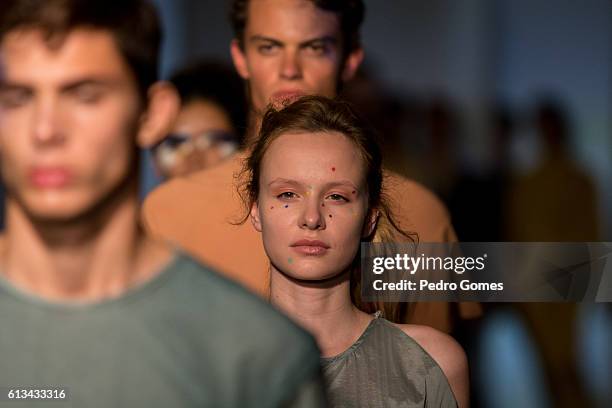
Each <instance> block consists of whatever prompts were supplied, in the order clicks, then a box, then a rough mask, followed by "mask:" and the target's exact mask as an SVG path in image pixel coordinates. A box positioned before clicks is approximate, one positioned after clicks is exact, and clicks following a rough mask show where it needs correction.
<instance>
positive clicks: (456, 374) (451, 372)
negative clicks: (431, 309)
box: [396, 324, 469, 407]
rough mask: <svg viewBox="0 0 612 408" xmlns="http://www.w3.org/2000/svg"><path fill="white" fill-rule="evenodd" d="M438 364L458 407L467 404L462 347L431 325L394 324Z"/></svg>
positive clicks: (466, 363) (466, 365) (464, 361)
mask: <svg viewBox="0 0 612 408" xmlns="http://www.w3.org/2000/svg"><path fill="white" fill-rule="evenodd" d="M396 326H397V327H398V328H399V329H401V330H402V331H403V332H404V333H406V334H407V335H408V336H410V337H411V338H412V339H413V340H414V341H416V342H417V343H418V344H419V345H420V346H421V347H422V348H423V349H424V350H425V351H426V352H427V354H429V355H430V356H431V358H433V359H434V361H435V362H436V363H437V364H438V365H439V366H440V368H441V369H442V372H443V373H444V375H445V376H446V378H447V379H448V382H449V384H450V386H451V389H452V390H453V393H454V394H455V398H456V399H457V402H458V404H459V406H460V407H466V406H467V405H468V389H469V380H468V361H467V357H466V354H465V351H464V350H463V347H461V345H460V344H459V343H458V342H457V341H456V340H455V339H454V338H452V337H451V336H449V335H448V334H446V333H443V332H441V331H439V330H436V329H434V328H432V327H428V326H421V325H416V324H396Z"/></svg>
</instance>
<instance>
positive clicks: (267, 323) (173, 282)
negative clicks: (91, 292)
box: [0, 255, 325, 408]
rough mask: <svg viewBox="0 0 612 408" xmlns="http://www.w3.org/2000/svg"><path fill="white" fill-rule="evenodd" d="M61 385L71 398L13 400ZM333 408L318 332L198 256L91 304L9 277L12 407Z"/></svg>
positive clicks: (0, 402)
mask: <svg viewBox="0 0 612 408" xmlns="http://www.w3.org/2000/svg"><path fill="white" fill-rule="evenodd" d="M52 388H53V389H56V390H57V389H63V390H64V391H65V395H66V397H67V400H66V401H59V400H56V401H51V400H41V399H40V398H39V399H35V400H24V399H21V400H12V401H11V400H9V395H8V394H9V393H10V391H11V390H13V396H14V395H15V390H25V393H24V394H22V395H26V396H28V395H30V397H32V395H33V396H36V395H37V394H38V395H41V394H43V393H41V391H40V390H49V389H52ZM36 390H38V392H36ZM29 391H32V392H31V393H29V394H28V392H29ZM19 392H21V391H19ZM324 405H325V402H324V394H323V382H322V381H321V377H320V367H319V352H318V349H317V347H316V344H315V342H314V340H313V339H312V337H311V336H309V335H308V334H306V333H305V332H304V331H303V330H301V329H299V328H297V326H295V325H294V324H293V323H292V322H290V321H289V319H288V318H286V317H284V316H282V315H281V314H280V313H278V312H276V311H275V310H273V309H272V308H271V307H270V305H268V304H267V303H266V302H264V301H263V300H261V299H259V298H256V297H255V296H254V295H251V294H249V293H247V292H246V290H244V289H243V288H241V287H240V286H239V285H237V284H235V283H233V282H230V281H228V280H227V279H225V278H223V277H221V276H220V275H217V274H216V273H214V272H212V271H211V270H209V269H208V268H205V267H203V266H201V265H199V264H198V263H196V262H195V261H193V260H192V259H191V258H188V257H187V256H184V255H178V256H176V257H175V259H174V260H173V261H172V262H171V263H170V264H169V265H168V266H167V267H166V268H164V270H163V271H161V272H160V273H159V274H158V275H156V276H155V277H154V278H152V279H151V280H149V281H148V282H146V283H144V284H142V285H140V286H139V287H136V288H133V289H132V290H129V291H128V292H126V293H124V294H122V295H121V296H119V297H117V298H114V299H108V300H104V301H101V302H96V303H89V304H76V303H59V302H50V301H47V300H44V299H41V298H38V297H35V296H33V295H30V294H26V293H24V292H22V291H21V290H19V289H17V288H16V287H14V286H13V285H12V284H11V283H10V282H8V281H7V280H6V279H4V278H2V277H1V275H0V407H10V408H17V407H28V408H30V407H39V406H40V407H55V408H57V407H73V408H77V407H78V408H81V407H87V408H97V407H100V408H111V407H129V408H140V407H146V408H156V407H160V408H162V407H163V408H183V407H185V408H187V407H214V408H225V407H228V408H229V407H240V408H242V407H256V408H260V407H308V408H310V407H319V406H324Z"/></svg>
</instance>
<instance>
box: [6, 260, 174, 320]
mask: <svg viewBox="0 0 612 408" xmlns="http://www.w3.org/2000/svg"><path fill="white" fill-rule="evenodd" d="M182 257H183V255H182V254H181V253H179V252H177V251H175V252H174V253H173V254H172V256H171V257H170V259H169V260H168V261H167V262H165V263H164V264H163V265H162V266H161V267H160V271H159V272H158V273H156V274H154V276H152V277H151V278H149V279H147V280H145V281H143V282H140V283H139V284H137V285H135V286H133V287H130V288H128V289H127V290H125V291H124V292H123V293H121V294H119V295H118V296H113V297H108V298H104V299H100V300H95V301H59V300H51V299H47V298H44V297H42V296H39V295H37V294H36V293H33V292H28V291H26V290H23V289H21V288H19V287H17V286H15V285H14V284H13V283H12V282H11V281H9V280H8V279H6V278H5V277H4V276H3V275H1V274H0V294H2V293H5V294H7V295H9V296H10V297H11V298H13V299H15V300H17V301H18V302H20V303H26V304H29V305H32V306H35V307H39V308H43V309H50V310H57V311H64V312H83V311H91V310H97V309H103V308H108V307H112V306H114V305H118V304H122V303H125V302H130V301H132V300H133V299H136V298H138V297H141V296H142V295H144V294H146V293H148V292H150V291H152V290H155V288H157V287H160V286H162V285H163V284H164V283H165V282H166V281H167V280H168V279H170V278H171V277H172V276H173V275H174V274H173V273H172V272H173V271H175V270H176V268H174V266H175V265H176V264H177V263H178V262H179V260H180V259H181V258H182Z"/></svg>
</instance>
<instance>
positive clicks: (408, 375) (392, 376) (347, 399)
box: [321, 313, 457, 408]
mask: <svg viewBox="0 0 612 408" xmlns="http://www.w3.org/2000/svg"><path fill="white" fill-rule="evenodd" d="M321 363H322V365H323V374H324V377H325V380H326V382H327V386H328V397H329V401H330V405H331V406H332V407H346V408H350V407H372V408H379V407H381V408H382V407H385V408H386V407H456V406H457V401H456V400H455V397H454V395H453V392H452V391H451V388H450V385H449V384H448V380H447V379H446V377H445V375H444V373H443V372H442V370H441V369H440V367H439V366H438V364H437V363H436V362H435V361H434V359H433V358H432V357H431V356H430V355H429V354H427V352H426V351H425V350H423V348H422V347H421V346H420V345H419V344H418V343H417V342H416V341H414V340H413V339H412V338H411V337H410V336H408V335H407V334H406V333H404V332H403V331H402V330H401V329H400V328H398V327H397V326H395V325H394V324H393V323H391V322H389V321H388V320H385V319H383V318H381V317H379V314H378V313H377V314H376V315H375V318H374V319H373V320H372V321H371V322H370V324H369V325H368V327H367V328H366V330H365V331H364V332H363V334H362V335H361V337H359V339H358V340H357V341H356V342H355V343H354V344H353V345H352V346H351V347H349V348H348V349H347V350H346V351H344V352H343V353H341V354H339V355H337V356H335V357H331V358H322V359H321Z"/></svg>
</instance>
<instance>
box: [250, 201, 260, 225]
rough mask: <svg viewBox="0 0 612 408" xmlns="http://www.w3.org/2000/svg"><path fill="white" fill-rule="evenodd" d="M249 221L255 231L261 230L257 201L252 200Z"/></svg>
mask: <svg viewBox="0 0 612 408" xmlns="http://www.w3.org/2000/svg"><path fill="white" fill-rule="evenodd" d="M251 223H252V224H253V227H254V228H255V230H257V232H261V217H260V214H259V204H258V203H257V201H255V202H253V205H251Z"/></svg>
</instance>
